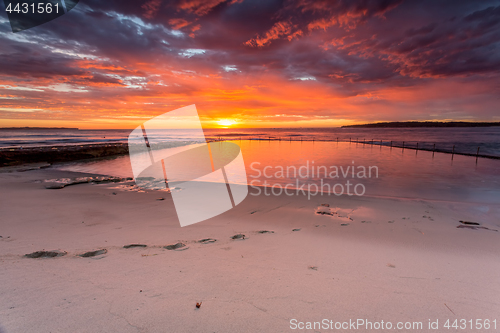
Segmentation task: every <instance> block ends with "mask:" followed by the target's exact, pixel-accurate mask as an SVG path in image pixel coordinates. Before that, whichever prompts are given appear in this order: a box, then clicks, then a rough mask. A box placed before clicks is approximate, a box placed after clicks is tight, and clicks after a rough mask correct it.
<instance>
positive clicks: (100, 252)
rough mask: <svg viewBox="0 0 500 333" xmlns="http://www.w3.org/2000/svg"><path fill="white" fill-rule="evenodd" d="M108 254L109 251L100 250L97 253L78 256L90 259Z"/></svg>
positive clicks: (92, 252) (91, 252) (90, 252)
mask: <svg viewBox="0 0 500 333" xmlns="http://www.w3.org/2000/svg"><path fill="white" fill-rule="evenodd" d="M106 253H108V250H106V249H100V250H96V251H89V252H85V253H83V254H79V255H78V256H80V257H83V258H90V257H95V256H100V255H101V254H106Z"/></svg>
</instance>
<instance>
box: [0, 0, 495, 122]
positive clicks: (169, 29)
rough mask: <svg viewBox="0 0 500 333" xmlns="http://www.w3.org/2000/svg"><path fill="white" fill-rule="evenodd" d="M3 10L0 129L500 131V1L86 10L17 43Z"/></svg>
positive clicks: (157, 2)
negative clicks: (185, 126) (160, 119)
mask: <svg viewBox="0 0 500 333" xmlns="http://www.w3.org/2000/svg"><path fill="white" fill-rule="evenodd" d="M4 9H5V8H4V5H3V3H2V4H0V10H1V13H0V127H10V126H50V127H79V128H135V127H136V126H138V125H140V124H141V123H143V122H144V121H147V120H148V119H150V118H152V117H155V116H158V115H160V114H163V113H165V112H168V111H171V110H175V109H177V108H180V107H183V106H187V105H191V104H195V105H196V107H197V109H198V113H199V115H200V117H201V119H202V122H203V124H204V126H206V127H218V126H233V127H336V126H341V125H348V124H359V123H371V122H379V121H408V120H415V121H419V120H420V121H423V120H432V121H438V120H439V121H450V120H453V121H500V108H499V105H500V1H460V0H453V1H451V0H443V1H439V0H418V1H416V0H415V1H407V0H371V1H369V0H337V1H332V0H330V1H328V0H320V1H306V0H297V1H288V0H281V1H275V0H206V1H201V0H175V1H164V0H147V1H139V0H134V1H124V0H106V1H102V0H81V1H80V2H79V3H78V5H77V6H76V7H75V8H74V9H73V10H71V11H70V12H68V13H67V14H65V15H63V16H61V17H59V18H57V19H55V20H53V21H51V22H48V23H45V24H43V25H40V26H37V27H34V28H32V29H29V30H25V31H22V32H18V33H13V32H12V30H11V27H10V24H9V21H8V18H7V15H6V13H5V10H4ZM182 121H183V120H182V119H179V122H178V124H177V125H175V126H180V127H182Z"/></svg>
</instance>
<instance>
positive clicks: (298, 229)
mask: <svg viewBox="0 0 500 333" xmlns="http://www.w3.org/2000/svg"><path fill="white" fill-rule="evenodd" d="M300 230H301V228H297V229H292V231H300Z"/></svg>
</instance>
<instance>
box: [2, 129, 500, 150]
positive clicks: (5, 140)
mask: <svg viewBox="0 0 500 333" xmlns="http://www.w3.org/2000/svg"><path fill="white" fill-rule="evenodd" d="M130 132H131V130H76V129H44V130H35V129H32V130H21V129H18V130H0V148H17V147H36V146H64V145H85V144H98V143H126V142H127V138H128V135H129V134H130ZM204 132H205V137H206V138H207V139H209V140H215V139H237V140H239V139H252V140H269V139H271V140H292V141H312V140H315V141H337V140H338V141H344V142H349V141H363V140H364V141H365V142H371V141H372V140H373V141H374V142H375V143H380V140H382V144H383V145H390V142H391V141H392V142H393V144H394V145H402V144H403V142H404V145H405V147H416V146H417V143H418V147H419V148H425V149H434V145H435V148H436V150H437V151H448V152H451V151H452V150H454V151H455V153H464V154H476V153H477V149H478V147H479V149H480V150H479V151H480V154H481V155H489V156H496V157H500V127H481V128H480V127H471V128H377V129H373V128H258V129H254V128H252V129H233V128H227V129H205V130H204ZM194 133H195V131H194V130H183V129H174V130H163V131H162V130H157V131H156V136H155V137H156V138H157V139H158V140H160V141H177V140H190V139H192V138H193V136H194ZM453 147H454V148H453Z"/></svg>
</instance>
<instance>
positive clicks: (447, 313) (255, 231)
mask: <svg viewBox="0 0 500 333" xmlns="http://www.w3.org/2000/svg"><path fill="white" fill-rule="evenodd" d="M8 171H10V172H8ZM88 176H95V175H90V174H79V173H73V172H67V171H58V170H53V169H50V168H48V169H40V170H29V171H25V172H17V171H14V170H6V169H4V172H3V173H0V184H1V185H0V186H1V188H2V191H1V192H0V196H1V199H0V205H1V207H0V211H1V212H2V213H1V225H0V236H1V238H0V251H1V265H2V269H1V270H0V281H2V283H1V284H0V295H1V297H0V325H1V326H3V329H4V331H5V332H6V333H10V332H289V331H304V332H329V331H339V332H340V331H349V330H353V329H352V326H350V327H349V328H347V329H346V327H345V323H346V322H347V323H348V322H350V321H351V322H353V321H354V322H357V323H361V321H360V320H363V321H364V323H365V325H366V322H371V323H372V324H373V325H375V326H376V325H377V323H378V325H380V323H381V322H382V321H383V322H384V324H383V325H387V322H391V325H392V329H390V331H394V332H431V331H433V332H436V331H438V332H443V331H452V332H453V331H469V332H471V331H475V332H482V331H485V332H486V331H489V332H494V331H495V329H493V327H491V328H490V329H489V330H485V329H484V327H482V328H481V329H475V328H474V329H470V328H469V329H467V330H457V329H455V328H450V329H447V328H444V327H443V325H445V324H446V321H447V320H448V319H449V320H450V322H449V323H450V325H451V324H452V323H453V321H454V320H456V319H458V320H459V322H460V320H462V319H463V320H466V321H467V323H466V325H476V320H478V319H479V320H480V321H481V322H482V323H485V320H489V321H490V322H491V325H493V324H492V322H493V321H494V320H496V325H497V329H498V325H499V324H500V322H499V320H500V318H499V317H498V314H499V313H500V297H499V296H500V280H499V279H498V276H499V275H500V261H499V260H498V255H499V254H500V242H499V239H500V238H499V237H500V232H499V231H497V230H500V222H499V218H498V217H499V216H500V205H481V204H472V203H471V204H467V203H463V202H447V201H424V200H410V199H397V198H375V197H366V196H365V197H355V196H353V197H348V196H341V197H337V196H323V197H322V196H316V197H314V198H312V199H311V200H307V198H306V197H304V196H301V195H298V196H284V195H282V196H278V197H276V196H265V195H264V194H261V195H260V196H253V195H249V196H248V197H247V198H246V199H245V200H244V201H243V202H242V203H241V204H240V205H238V206H237V207H236V208H234V209H232V210H229V211H227V212H225V213H223V214H221V215H219V216H217V217H214V218H212V219H209V220H207V221H204V222H201V223H197V224H194V225H191V226H188V227H184V228H181V227H180V226H179V222H178V220H177V216H176V213H175V210H174V207H173V203H172V198H171V196H170V194H168V193H166V192H159V191H146V192H137V191H130V190H128V189H129V188H130V189H131V188H132V187H133V186H131V185H133V181H122V182H120V183H101V184H93V183H85V184H78V185H72V186H67V187H64V188H61V189H47V188H46V187H47V185H48V184H50V183H51V182H50V181H49V182H47V181H46V180H54V179H63V178H75V177H88ZM193 209H196V207H193ZM460 221H469V222H477V223H480V225H471V224H463V223H461V222H460ZM237 235H244V237H243V236H237ZM234 236H237V237H234ZM233 238H236V239H233ZM201 240H205V241H203V242H200V241H201ZM177 243H182V244H183V245H185V246H182V245H177V246H173V248H176V247H179V248H177V249H174V250H169V249H167V248H165V246H168V245H175V244H177ZM131 244H135V245H136V246H132V247H128V248H124V246H127V245H131ZM138 245H145V246H138ZM98 250H104V251H100V252H97V253H89V254H87V255H88V257H85V256H83V257H82V256H81V255H82V254H85V253H88V252H92V251H98ZM36 251H59V252H55V253H56V254H57V253H58V254H59V255H58V256H56V257H50V258H44V257H40V258H29V257H26V256H25V255H26V254H30V253H33V252H36ZM63 254H64V255H63ZM94 254H97V255H94ZM40 255H41V254H40ZM93 255H94V256H93ZM35 256H36V255H35ZM197 303H200V304H201V306H200V307H199V308H197V307H196V304H197ZM325 320H326V322H325ZM469 320H472V322H469ZM429 321H430V322H432V323H434V322H436V321H438V325H439V329H437V330H436V329H430V328H429ZM314 322H316V323H317V324H321V325H322V326H321V327H318V326H316V327H314V325H315V324H314ZM327 322H328V323H329V325H331V326H329V327H328V328H326V326H324V325H326V323H327ZM308 323H309V325H313V326H307V325H308ZM336 323H337V325H339V324H340V325H342V324H344V327H343V329H335V325H336ZM397 323H403V325H405V324H406V325H408V324H407V323H410V324H411V325H415V323H417V324H416V325H417V326H412V328H411V329H405V328H404V326H402V327H403V328H402V329H398V328H397V327H396V325H397ZM418 323H421V325H422V326H418ZM472 323H473V324H472ZM308 327H311V329H306V328H308ZM379 327H380V326H379ZM301 328H304V329H301ZM357 330H359V331H370V330H369V329H367V327H366V326H363V325H362V326H358V327H357ZM378 331H389V329H387V328H386V329H378Z"/></svg>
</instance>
